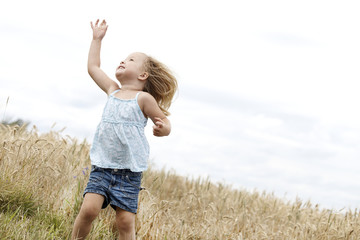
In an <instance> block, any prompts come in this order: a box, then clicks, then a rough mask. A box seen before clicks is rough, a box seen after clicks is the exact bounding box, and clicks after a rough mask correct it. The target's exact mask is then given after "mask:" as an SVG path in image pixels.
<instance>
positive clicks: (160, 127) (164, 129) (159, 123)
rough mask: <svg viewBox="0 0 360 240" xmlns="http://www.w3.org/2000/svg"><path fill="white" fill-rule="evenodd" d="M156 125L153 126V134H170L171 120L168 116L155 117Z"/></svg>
mask: <svg viewBox="0 0 360 240" xmlns="http://www.w3.org/2000/svg"><path fill="white" fill-rule="evenodd" d="M154 120H155V125H154V126H153V134H154V136H157V137H163V136H168V135H169V134H170V122H169V120H167V118H164V119H161V118H159V117H155V118H154Z"/></svg>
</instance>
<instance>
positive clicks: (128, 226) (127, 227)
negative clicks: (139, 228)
mask: <svg viewBox="0 0 360 240" xmlns="http://www.w3.org/2000/svg"><path fill="white" fill-rule="evenodd" d="M116 225H117V228H118V230H119V232H120V233H129V232H133V231H134V229H135V221H134V219H133V217H132V216H131V217H130V216H118V217H117V218H116Z"/></svg>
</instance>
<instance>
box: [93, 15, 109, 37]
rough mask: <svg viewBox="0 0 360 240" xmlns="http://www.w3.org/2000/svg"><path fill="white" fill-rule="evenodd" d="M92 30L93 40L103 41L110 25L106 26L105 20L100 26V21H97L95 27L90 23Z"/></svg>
mask: <svg viewBox="0 0 360 240" xmlns="http://www.w3.org/2000/svg"><path fill="white" fill-rule="evenodd" d="M90 24H91V28H92V30H93V39H94V40H102V39H103V38H104V36H105V33H106V30H107V28H108V25H106V21H105V19H104V20H103V21H102V22H101V23H100V25H98V24H99V19H98V20H96V22H95V26H94V25H93V23H92V22H90Z"/></svg>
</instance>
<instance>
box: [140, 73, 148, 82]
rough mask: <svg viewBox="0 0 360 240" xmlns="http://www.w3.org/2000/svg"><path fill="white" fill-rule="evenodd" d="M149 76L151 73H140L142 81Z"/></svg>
mask: <svg viewBox="0 0 360 240" xmlns="http://www.w3.org/2000/svg"><path fill="white" fill-rule="evenodd" d="M148 77H149V73H147V72H143V73H142V74H140V75H139V77H138V79H139V80H141V81H145V80H146V79H147V78H148Z"/></svg>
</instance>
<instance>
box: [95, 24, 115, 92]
mask: <svg viewBox="0 0 360 240" xmlns="http://www.w3.org/2000/svg"><path fill="white" fill-rule="evenodd" d="M98 23H99V19H98V20H96V22H95V26H94V25H93V23H92V22H91V28H92V30H93V39H92V41H91V45H90V50H89V57H88V72H89V75H90V76H91V78H92V79H93V80H94V81H95V83H96V84H97V85H98V86H99V87H100V88H101V89H102V90H103V91H104V92H106V93H107V94H108V95H109V94H110V93H112V92H113V91H114V90H116V89H119V85H118V84H117V83H116V82H115V81H113V80H112V79H110V78H109V77H108V76H107V75H106V73H105V72H104V71H103V70H101V69H100V50H101V41H102V39H103V38H104V36H105V34H106V30H107V28H108V26H107V25H106V21H105V20H103V21H102V22H101V24H100V25H98Z"/></svg>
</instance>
